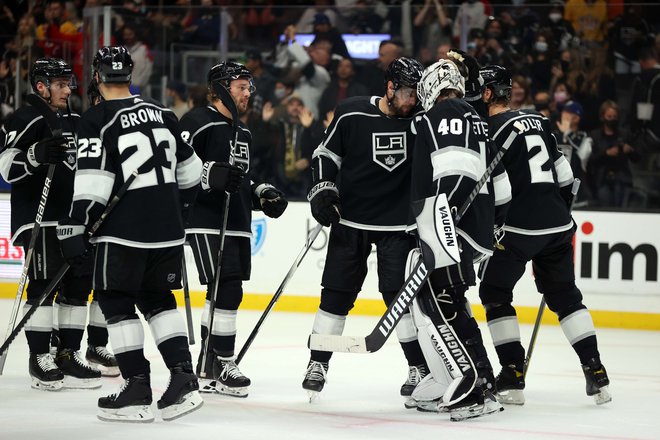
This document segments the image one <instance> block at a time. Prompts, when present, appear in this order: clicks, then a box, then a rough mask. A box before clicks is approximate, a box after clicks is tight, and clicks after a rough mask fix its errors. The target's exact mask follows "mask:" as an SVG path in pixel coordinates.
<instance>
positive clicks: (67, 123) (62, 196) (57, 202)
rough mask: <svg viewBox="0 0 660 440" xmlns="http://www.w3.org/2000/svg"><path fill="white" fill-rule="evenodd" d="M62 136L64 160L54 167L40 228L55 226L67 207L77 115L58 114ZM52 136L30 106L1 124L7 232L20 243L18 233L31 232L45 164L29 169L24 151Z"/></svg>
mask: <svg viewBox="0 0 660 440" xmlns="http://www.w3.org/2000/svg"><path fill="white" fill-rule="evenodd" d="M58 119H59V121H60V123H61V126H62V131H63V134H64V136H66V137H67V138H69V139H70V142H69V149H68V151H67V155H66V158H65V160H64V161H63V162H62V163H61V164H58V165H57V166H56V167H55V174H54V175H53V181H52V182H51V184H50V188H49V191H48V200H47V203H46V208H45V210H44V213H43V216H42V222H41V226H42V227H52V226H57V222H58V220H60V219H62V218H65V217H66V216H67V214H68V212H69V207H70V206H71V195H72V194H73V176H74V172H75V170H76V149H75V141H74V133H75V131H76V126H77V124H78V120H79V116H78V115H76V114H71V115H67V114H63V115H60V114H58ZM50 136H52V133H51V130H50V128H49V127H48V124H47V123H46V120H45V119H44V117H43V116H42V115H41V113H40V112H39V111H38V110H37V109H36V108H35V107H32V106H30V105H27V106H25V107H21V108H20V109H18V110H17V111H16V112H15V113H14V114H13V115H11V116H10V117H9V119H8V120H7V121H6V122H5V124H4V125H3V127H2V129H1V130H0V147H1V148H2V150H1V152H0V174H1V175H2V177H3V179H5V181H7V182H8V183H11V184H12V188H11V232H12V239H13V240H14V241H15V242H16V243H17V244H20V243H21V240H22V238H21V234H22V232H24V231H26V230H30V229H32V226H33V225H34V219H35V217H36V214H37V208H38V207H39V200H40V199H41V192H42V191H43V189H44V183H45V181H46V174H47V172H48V165H47V164H44V165H39V166H38V167H36V168H35V167H33V166H32V165H31V164H30V162H29V161H28V160H27V150H28V149H29V148H30V147H31V146H32V145H34V144H35V143H37V142H39V141H41V140H42V139H45V138H48V137H50Z"/></svg>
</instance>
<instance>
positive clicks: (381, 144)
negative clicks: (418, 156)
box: [371, 131, 408, 171]
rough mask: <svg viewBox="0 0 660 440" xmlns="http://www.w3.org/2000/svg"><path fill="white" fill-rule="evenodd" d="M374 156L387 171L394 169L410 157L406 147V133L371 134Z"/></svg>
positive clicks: (375, 160)
mask: <svg viewBox="0 0 660 440" xmlns="http://www.w3.org/2000/svg"><path fill="white" fill-rule="evenodd" d="M371 145H372V147H373V158H374V162H376V163H377V164H378V165H380V166H381V167H383V168H385V169H386V170H387V171H393V170H394V169H395V168H396V167H398V166H399V165H401V164H402V163H403V162H405V161H406V159H407V158H408V149H407V148H406V133H405V132H403V131H402V132H393V133H373V134H372V135H371Z"/></svg>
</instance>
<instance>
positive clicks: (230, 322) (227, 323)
mask: <svg viewBox="0 0 660 440" xmlns="http://www.w3.org/2000/svg"><path fill="white" fill-rule="evenodd" d="M236 313H237V312H236V310H223V309H217V308H216V309H215V312H214V314H213V330H212V331H211V341H210V344H209V347H210V348H211V351H213V352H214V353H215V354H217V355H218V356H222V357H231V356H233V355H234V347H235V345H236ZM206 324H207V325H208V322H206ZM207 332H208V329H207Z"/></svg>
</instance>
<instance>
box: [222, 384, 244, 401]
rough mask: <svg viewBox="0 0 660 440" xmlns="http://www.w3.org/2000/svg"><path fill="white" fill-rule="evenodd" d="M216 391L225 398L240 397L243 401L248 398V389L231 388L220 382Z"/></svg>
mask: <svg viewBox="0 0 660 440" xmlns="http://www.w3.org/2000/svg"><path fill="white" fill-rule="evenodd" d="M216 390H217V392H218V394H222V395H223V396H230V397H239V398H241V399H242V398H245V397H247V396H248V387H237V388H231V387H228V386H225V385H223V384H221V383H219V382H218V384H217V385H216Z"/></svg>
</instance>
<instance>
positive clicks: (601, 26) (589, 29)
mask: <svg viewBox="0 0 660 440" xmlns="http://www.w3.org/2000/svg"><path fill="white" fill-rule="evenodd" d="M564 18H565V19H566V20H568V21H569V22H570V23H571V25H572V26H573V29H575V32H576V34H577V36H578V37H579V38H580V40H581V41H583V42H586V43H588V44H594V43H597V44H600V43H602V42H603V40H605V34H606V33H607V4H606V3H605V0H568V2H567V3H566V8H565V9H564Z"/></svg>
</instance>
